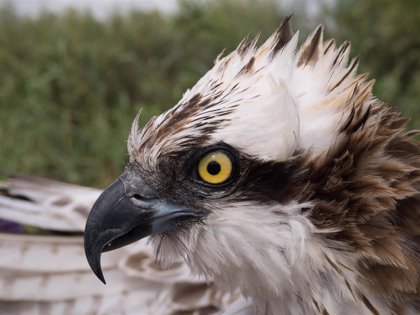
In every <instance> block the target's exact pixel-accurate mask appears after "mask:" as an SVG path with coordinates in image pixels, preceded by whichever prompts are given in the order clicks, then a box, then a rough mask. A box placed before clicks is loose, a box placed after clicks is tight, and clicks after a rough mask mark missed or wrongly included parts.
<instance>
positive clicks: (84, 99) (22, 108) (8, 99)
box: [0, 0, 420, 187]
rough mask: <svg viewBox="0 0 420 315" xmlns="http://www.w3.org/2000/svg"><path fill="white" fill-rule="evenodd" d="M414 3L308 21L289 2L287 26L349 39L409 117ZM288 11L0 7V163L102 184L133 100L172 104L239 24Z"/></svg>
mask: <svg viewBox="0 0 420 315" xmlns="http://www.w3.org/2000/svg"><path fill="white" fill-rule="evenodd" d="M355 3H357V5H355ZM419 4H420V1H418V0H411V1H410V0H404V1H390V0H389V1H387V0H366V1H351V0H342V1H338V5H337V6H335V7H334V8H333V9H325V10H323V11H322V12H323V14H321V15H320V16H317V17H316V18H313V19H312V20H313V23H312V22H310V21H309V20H308V19H307V18H306V17H305V16H304V15H303V14H302V10H299V9H297V10H295V12H297V14H296V16H295V18H294V19H293V25H294V26H295V28H298V27H299V26H300V25H303V27H304V28H305V27H310V28H314V27H315V26H316V24H318V23H326V25H330V27H328V30H327V35H329V36H332V37H337V38H338V39H339V41H341V40H344V39H349V40H351V41H352V44H353V47H354V48H353V53H357V54H359V55H360V56H361V69H362V71H369V72H370V73H371V76H372V77H375V78H377V79H378V81H377V87H376V90H375V93H376V95H378V96H379V97H380V98H381V99H383V100H385V101H387V102H389V103H391V104H393V105H395V106H399V108H400V109H401V110H403V111H404V112H405V113H406V114H407V115H409V116H411V117H412V118H413V122H412V124H413V125H414V126H415V125H417V127H420V112H419V107H418V106H417V100H418V99H420V97H419V96H420V70H419V68H420V66H419V55H420V54H419V52H420V41H419V40H420V38H419V35H418V34H419V33H418V30H419V29H420V25H419V21H420V16H419V14H420V6H419ZM290 13H291V12H281V11H280V10H279V7H278V5H276V4H275V3H274V2H270V1H251V0H249V1H221V0H220V1H218V0H215V1H212V2H210V3H209V2H204V3H203V2H199V3H198V2H196V1H182V2H181V3H180V11H179V12H178V13H176V14H175V15H173V16H165V15H161V14H159V13H157V12H149V13H145V12H132V13H130V14H128V15H124V16H122V15H118V14H116V15H114V16H112V17H110V18H109V19H107V20H104V21H99V20H97V19H95V18H94V17H92V16H90V15H89V14H85V13H80V12H75V11H68V12H66V13H65V14H63V15H54V14H50V13H45V14H43V15H41V16H39V17H36V18H29V17H22V16H18V15H17V14H16V13H15V12H14V11H13V10H12V9H11V8H10V7H4V8H3V9H1V10H0V165H2V168H1V169H0V173H3V175H4V174H7V173H10V172H21V173H30V174H38V175H42V176H48V177H52V178H56V179H61V180H65V181H70V182H77V183H82V184H86V185H96V186H102V187H103V186H104V185H106V184H108V183H109V182H110V181H111V180H112V179H113V178H115V177H116V176H118V174H119V173H120V172H121V169H122V168H123V165H124V163H125V157H126V148H125V140H126V138H127V135H128V132H129V129H130V125H131V121H132V119H133V117H134V116H135V114H136V113H137V112H138V110H139V109H140V108H143V111H142V117H141V118H142V119H141V121H142V123H144V122H145V121H146V120H147V119H149V118H150V117H151V116H152V115H156V114H158V113H160V112H162V111H163V110H165V109H167V108H169V107H171V106H173V105H174V104H175V103H176V102H177V100H178V99H179V98H180V97H181V95H182V93H183V92H184V91H185V90H186V89H187V88H189V87H191V86H192V85H193V84H194V83H195V82H196V80H197V79H199V78H200V77H201V76H202V75H203V74H204V73H205V72H206V71H207V70H208V69H209V68H210V67H211V65H212V64H213V60H214V58H215V57H216V56H217V55H218V54H219V53H220V52H221V51H223V49H226V51H230V50H232V49H233V48H235V47H236V45H237V44H238V43H239V41H240V40H241V39H242V38H243V37H244V36H245V35H247V34H250V35H256V34H258V33H259V32H261V34H262V38H263V39H264V38H266V37H267V36H268V34H270V33H271V32H272V31H273V30H274V29H275V28H276V27H277V26H278V25H279V23H280V22H281V20H282V19H283V17H284V16H285V15H288V14H290ZM299 28H300V29H302V28H301V27H299ZM303 33H304V34H307V30H305V29H304V30H303ZM301 38H303V36H301Z"/></svg>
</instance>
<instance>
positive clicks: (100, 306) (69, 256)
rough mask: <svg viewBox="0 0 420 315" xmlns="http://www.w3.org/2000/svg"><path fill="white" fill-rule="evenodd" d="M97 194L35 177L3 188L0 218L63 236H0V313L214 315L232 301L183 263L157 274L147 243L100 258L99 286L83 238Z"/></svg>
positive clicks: (0, 187) (13, 179) (1, 184)
mask: <svg viewBox="0 0 420 315" xmlns="http://www.w3.org/2000/svg"><path fill="white" fill-rule="evenodd" d="M100 192H101V191H100V190H98V189H93V188H89V187H82V186H76V185H70V184H65V183H61V182H57V181H52V180H47V179H43V178H39V177H29V176H14V177H11V178H10V179H9V180H8V181H5V182H0V218H1V219H6V220H9V221H13V222H16V223H20V224H23V225H25V226H26V225H30V226H33V227H37V228H42V229H43V230H49V231H58V232H61V233H56V234H58V235H56V234H53V233H48V231H46V232H45V233H42V232H41V233H36V234H12V233H0V314H8V315H15V314H16V315H18V314H19V315H23V314H28V315H29V314H30V315H33V314H39V315H49V314H51V315H60V314H77V315H83V314H89V315H92V314H113V315H114V314H139V315H143V314H153V315H156V314H158V315H161V314H162V315H166V314H171V315H175V314H218V313H221V312H222V311H223V310H224V309H226V307H227V306H228V305H229V304H230V303H231V302H233V300H234V297H233V296H231V295H229V294H224V293H222V292H221V291H219V290H217V289H216V288H215V287H214V285H213V284H211V283H210V284H208V283H206V282H205V281H204V280H201V279H197V278H195V277H193V276H192V275H191V274H190V273H189V269H188V268H187V266H186V265H185V264H184V263H183V262H179V263H177V264H175V265H173V266H172V267H171V268H170V269H161V268H160V266H159V265H158V264H156V263H155V261H154V258H153V256H152V252H151V249H150V248H149V247H147V246H146V242H145V241H142V242H137V243H135V244H133V245H131V246H128V247H126V248H122V249H120V250H117V251H112V252H109V253H105V254H104V255H103V257H102V259H103V262H102V266H103V269H104V271H106V277H107V281H108V284H107V285H103V284H102V283H101V282H100V281H99V280H98V279H97V278H96V277H95V275H94V274H93V273H92V271H91V270H90V268H89V266H88V264H87V261H86V258H85V254H84V249H83V235H82V233H83V229H84V225H85V221H86V217H87V214H88V212H89V210H90V208H91V206H92V204H93V202H94V201H95V200H96V199H97V197H98V196H99V194H100ZM184 312H185V313H184Z"/></svg>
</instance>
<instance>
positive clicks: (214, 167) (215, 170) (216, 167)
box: [207, 161, 221, 175]
mask: <svg viewBox="0 0 420 315" xmlns="http://www.w3.org/2000/svg"><path fill="white" fill-rule="evenodd" d="M220 169H221V166H220V164H219V163H218V162H216V161H211V162H210V163H209V164H207V172H209V174H210V175H217V174H219V173H220Z"/></svg>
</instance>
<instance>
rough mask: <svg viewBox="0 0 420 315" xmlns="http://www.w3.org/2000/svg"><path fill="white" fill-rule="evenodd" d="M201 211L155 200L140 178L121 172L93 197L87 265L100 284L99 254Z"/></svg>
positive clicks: (169, 227) (86, 240) (196, 216)
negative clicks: (97, 196) (118, 176)
mask: <svg viewBox="0 0 420 315" xmlns="http://www.w3.org/2000/svg"><path fill="white" fill-rule="evenodd" d="M204 215H205V213H203V212H198V211H193V210H191V209H189V208H185V207H180V206H175V205H173V204H171V203H168V202H165V201H163V200H159V199H158V198H157V194H156V193H155V192H154V191H153V190H152V189H151V188H149V187H148V186H145V185H143V184H141V180H140V179H139V178H138V177H136V176H134V175H132V174H130V173H124V174H123V175H122V176H121V177H120V178H118V179H117V180H116V181H115V182H114V183H112V184H111V185H110V186H109V187H108V188H107V189H105V190H104V191H103V192H102V194H101V195H100V196H99V198H98V199H97V200H96V202H95V204H94V205H93V208H92V210H91V212H90V214H89V216H88V219H87V222H86V227H85V236H84V243H85V244H84V245H85V254H86V258H87V261H88V263H89V266H90V268H91V269H92V271H93V272H94V273H95V275H96V276H97V277H98V278H99V280H101V281H102V282H103V283H104V284H105V283H106V282H105V278H104V276H103V273H102V268H101V254H102V252H105V251H111V250H114V249H117V248H120V247H122V246H125V245H128V244H131V243H133V242H135V241H138V240H140V239H142V238H144V237H146V236H149V235H152V234H159V233H163V232H168V231H171V230H173V229H175V228H177V227H178V226H179V222H180V221H197V220H200V219H201V218H202V217H203V216H204Z"/></svg>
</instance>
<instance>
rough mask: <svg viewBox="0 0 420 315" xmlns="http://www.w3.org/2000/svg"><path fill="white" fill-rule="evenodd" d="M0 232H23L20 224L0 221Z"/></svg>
mask: <svg viewBox="0 0 420 315" xmlns="http://www.w3.org/2000/svg"><path fill="white" fill-rule="evenodd" d="M0 232H6V233H17V234H21V233H23V232H24V230H23V225H22V224H19V223H16V222H12V221H8V220H4V219H0Z"/></svg>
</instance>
